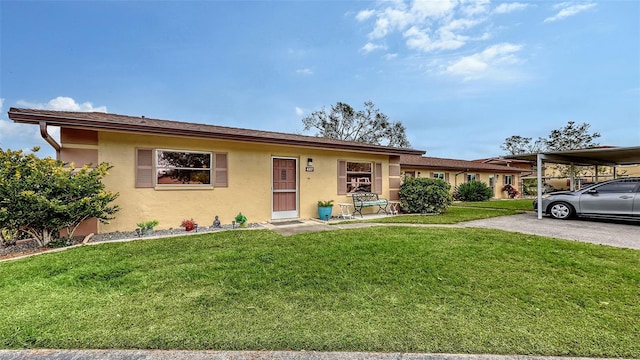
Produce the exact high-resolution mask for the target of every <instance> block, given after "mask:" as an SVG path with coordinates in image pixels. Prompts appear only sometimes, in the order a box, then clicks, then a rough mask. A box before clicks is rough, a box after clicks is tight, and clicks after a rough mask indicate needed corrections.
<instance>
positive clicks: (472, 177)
mask: <svg viewBox="0 0 640 360" xmlns="http://www.w3.org/2000/svg"><path fill="white" fill-rule="evenodd" d="M475 180H477V179H476V174H467V182H469V181H475Z"/></svg>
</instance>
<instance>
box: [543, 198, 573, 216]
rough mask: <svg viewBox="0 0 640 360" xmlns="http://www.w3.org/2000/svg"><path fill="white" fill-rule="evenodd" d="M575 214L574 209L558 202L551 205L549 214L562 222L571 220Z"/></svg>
mask: <svg viewBox="0 0 640 360" xmlns="http://www.w3.org/2000/svg"><path fill="white" fill-rule="evenodd" d="M574 212H575V211H574V210H573V207H572V206H571V205H569V204H567V203H564V202H557V203H554V204H551V206H550V207H549V214H550V215H551V216H552V217H553V218H554V219H561V220H565V219H569V218H571V217H573V213H574Z"/></svg>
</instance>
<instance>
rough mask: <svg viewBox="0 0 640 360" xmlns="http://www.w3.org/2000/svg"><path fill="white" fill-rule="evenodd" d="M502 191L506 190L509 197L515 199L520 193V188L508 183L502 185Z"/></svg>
mask: <svg viewBox="0 0 640 360" xmlns="http://www.w3.org/2000/svg"><path fill="white" fill-rule="evenodd" d="M502 191H506V192H507V194H509V198H511V199H513V198H515V197H516V196H518V195H520V191H518V189H516V188H514V187H513V186H511V185H510V184H507V185H505V186H504V187H502Z"/></svg>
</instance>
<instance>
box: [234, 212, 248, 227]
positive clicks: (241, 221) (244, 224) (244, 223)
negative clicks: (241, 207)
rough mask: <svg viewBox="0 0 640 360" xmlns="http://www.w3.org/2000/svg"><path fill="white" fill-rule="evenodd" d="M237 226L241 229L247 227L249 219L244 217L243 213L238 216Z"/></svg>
mask: <svg viewBox="0 0 640 360" xmlns="http://www.w3.org/2000/svg"><path fill="white" fill-rule="evenodd" d="M235 220H236V224H238V225H240V227H247V217H246V216H244V215H242V213H241V212H240V213H238V215H236V218H235Z"/></svg>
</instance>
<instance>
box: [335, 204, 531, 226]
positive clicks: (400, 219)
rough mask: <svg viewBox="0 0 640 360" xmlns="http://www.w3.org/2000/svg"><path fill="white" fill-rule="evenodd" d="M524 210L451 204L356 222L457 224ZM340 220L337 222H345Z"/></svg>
mask: <svg viewBox="0 0 640 360" xmlns="http://www.w3.org/2000/svg"><path fill="white" fill-rule="evenodd" d="M520 213H522V211H518V210H512V209H489V208H487V209H482V208H464V207H455V206H450V207H449V208H447V211H446V212H444V213H443V214H437V215H435V214H426V215H397V216H389V217H384V218H377V219H369V220H357V219H358V215H356V222H369V223H384V224H457V223H460V222H463V221H471V220H480V219H488V218H492V217H498V216H506V215H515V214H520ZM349 222H353V221H349ZM343 223H345V222H340V223H336V224H343Z"/></svg>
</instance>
